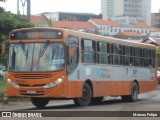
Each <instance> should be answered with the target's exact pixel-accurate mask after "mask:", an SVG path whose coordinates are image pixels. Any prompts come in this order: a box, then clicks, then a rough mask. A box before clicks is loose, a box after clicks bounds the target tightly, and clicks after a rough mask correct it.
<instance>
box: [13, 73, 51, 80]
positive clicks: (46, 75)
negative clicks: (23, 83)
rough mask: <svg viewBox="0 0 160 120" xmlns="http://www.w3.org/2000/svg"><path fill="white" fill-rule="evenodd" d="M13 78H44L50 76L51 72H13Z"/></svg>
mask: <svg viewBox="0 0 160 120" xmlns="http://www.w3.org/2000/svg"><path fill="white" fill-rule="evenodd" d="M14 77H15V78H18V79H45V78H50V77H52V75H51V74H15V75H14Z"/></svg>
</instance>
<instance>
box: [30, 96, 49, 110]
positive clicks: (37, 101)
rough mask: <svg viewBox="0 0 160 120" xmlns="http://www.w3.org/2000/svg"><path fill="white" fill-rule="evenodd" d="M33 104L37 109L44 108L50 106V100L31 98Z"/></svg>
mask: <svg viewBox="0 0 160 120" xmlns="http://www.w3.org/2000/svg"><path fill="white" fill-rule="evenodd" d="M31 102H32V104H33V105H35V106H36V107H37V108H44V107H45V106H46V105H47V104H48V102H49V99H46V98H31Z"/></svg>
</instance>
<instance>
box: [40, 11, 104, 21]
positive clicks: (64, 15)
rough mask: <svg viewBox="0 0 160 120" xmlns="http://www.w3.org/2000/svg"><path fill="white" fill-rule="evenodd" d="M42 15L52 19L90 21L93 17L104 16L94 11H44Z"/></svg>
mask: <svg viewBox="0 0 160 120" xmlns="http://www.w3.org/2000/svg"><path fill="white" fill-rule="evenodd" d="M40 15H43V16H45V17H46V18H48V19H50V20H52V21H88V20H89V19H91V18H102V16H101V15H96V14H93V13H72V12H44V13H41V14H40Z"/></svg>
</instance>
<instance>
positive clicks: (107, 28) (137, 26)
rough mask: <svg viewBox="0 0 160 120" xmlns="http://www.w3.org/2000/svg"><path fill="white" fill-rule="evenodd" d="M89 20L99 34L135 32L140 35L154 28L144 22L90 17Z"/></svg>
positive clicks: (110, 34) (111, 34)
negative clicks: (129, 22) (120, 22)
mask: <svg viewBox="0 0 160 120" xmlns="http://www.w3.org/2000/svg"><path fill="white" fill-rule="evenodd" d="M89 22H91V23H92V24H94V25H95V26H96V27H97V28H99V32H100V34H101V35H107V36H114V35H116V34H117V33H119V32H126V31H128V32H129V31H130V32H137V33H140V34H141V35H147V34H148V33H150V32H151V31H153V30H155V29H156V28H153V27H152V26H150V25H147V24H144V23H137V22H136V23H131V24H119V23H117V22H115V21H113V20H102V19H90V20H89Z"/></svg>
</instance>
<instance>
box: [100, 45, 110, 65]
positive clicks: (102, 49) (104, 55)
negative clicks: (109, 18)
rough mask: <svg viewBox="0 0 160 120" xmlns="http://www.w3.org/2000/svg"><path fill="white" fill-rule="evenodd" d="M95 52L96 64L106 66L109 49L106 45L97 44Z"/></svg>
mask: <svg viewBox="0 0 160 120" xmlns="http://www.w3.org/2000/svg"><path fill="white" fill-rule="evenodd" d="M97 44H98V45H97V47H98V49H97V52H98V63H99V64H108V60H109V59H108V58H109V51H108V50H109V49H108V47H109V46H108V43H105V42H98V43H97Z"/></svg>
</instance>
